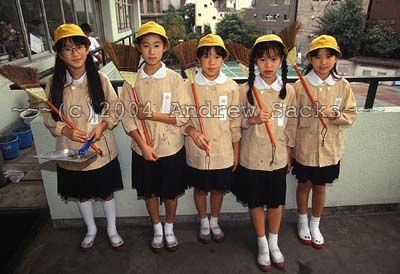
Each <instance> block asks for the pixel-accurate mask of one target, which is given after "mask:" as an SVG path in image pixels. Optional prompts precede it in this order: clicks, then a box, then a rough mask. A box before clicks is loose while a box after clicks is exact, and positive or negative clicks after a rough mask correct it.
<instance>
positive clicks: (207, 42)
mask: <svg viewBox="0 0 400 274" xmlns="http://www.w3.org/2000/svg"><path fill="white" fill-rule="evenodd" d="M216 46H219V47H221V48H223V49H224V50H225V52H226V58H228V56H229V51H228V50H227V49H226V47H225V44H224V41H223V40H222V38H221V36H219V35H215V34H207V35H206V36H204V37H202V38H201V39H200V41H199V44H198V45H197V48H201V47H216ZM226 58H225V59H226Z"/></svg>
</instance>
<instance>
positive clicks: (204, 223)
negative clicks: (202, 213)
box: [200, 217, 210, 231]
mask: <svg viewBox="0 0 400 274" xmlns="http://www.w3.org/2000/svg"><path fill="white" fill-rule="evenodd" d="M200 229H201V230H202V231H206V230H208V231H210V221H209V220H208V217H205V218H200Z"/></svg>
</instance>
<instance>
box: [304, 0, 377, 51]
mask: <svg viewBox="0 0 400 274" xmlns="http://www.w3.org/2000/svg"><path fill="white" fill-rule="evenodd" d="M341 1H343V0H338V1H333V0H328V1H327V0H318V1H316V0H297V20H298V21H300V22H301V23H302V24H303V27H302V28H301V29H300V31H299V34H298V35H297V43H298V51H299V52H301V53H302V55H303V56H304V55H305V53H306V52H307V49H308V46H309V44H310V42H311V40H312V39H314V38H315V33H316V31H317V23H316V21H315V19H316V18H317V17H322V16H323V15H324V13H325V10H326V9H329V8H332V7H336V5H337V4H339V3H340V2H341ZM369 1H370V0H362V8H363V11H364V13H365V14H367V12H368V5H369Z"/></svg>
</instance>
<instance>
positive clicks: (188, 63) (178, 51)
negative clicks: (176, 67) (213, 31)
mask: <svg viewBox="0 0 400 274" xmlns="http://www.w3.org/2000/svg"><path fill="white" fill-rule="evenodd" d="M196 44H197V41H196V39H192V40H189V41H186V42H184V43H182V44H178V45H176V46H175V47H173V49H172V50H173V52H174V54H175V56H176V57H177V58H178V61H179V63H180V64H181V66H182V67H183V69H184V70H185V73H186V75H187V77H188V78H189V80H190V81H192V82H193V81H194V76H195V74H196V70H195V67H196V61H197V54H196V53H197V47H196Z"/></svg>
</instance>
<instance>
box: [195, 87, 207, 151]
mask: <svg viewBox="0 0 400 274" xmlns="http://www.w3.org/2000/svg"><path fill="white" fill-rule="evenodd" d="M191 84H192V93H193V98H194V104H195V105H196V112H197V118H198V119H199V124H200V131H201V134H203V135H204V136H206V131H205V129H204V124H203V118H202V117H201V115H200V103H199V97H198V96H197V89H196V84H195V83H191ZM206 155H207V156H210V150H209V149H207V150H206Z"/></svg>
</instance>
